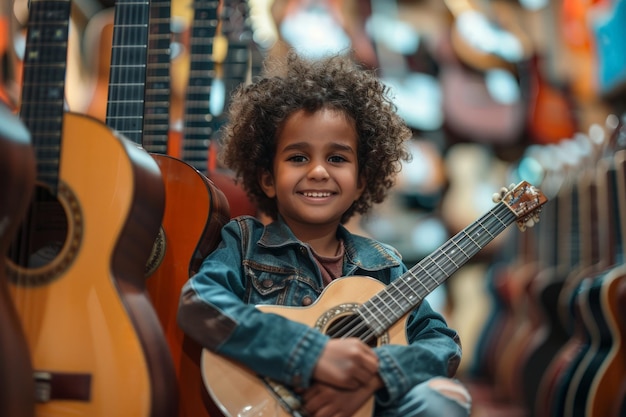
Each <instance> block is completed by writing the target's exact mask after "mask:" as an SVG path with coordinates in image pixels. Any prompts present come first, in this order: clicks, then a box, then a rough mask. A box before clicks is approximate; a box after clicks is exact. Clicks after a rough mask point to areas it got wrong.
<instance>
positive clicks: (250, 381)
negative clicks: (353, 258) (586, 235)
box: [202, 181, 547, 416]
mask: <svg viewBox="0 0 626 417" xmlns="http://www.w3.org/2000/svg"><path fill="white" fill-rule="evenodd" d="M498 197H502V199H501V201H500V202H499V203H498V204H497V205H496V206H495V207H493V208H492V209H491V210H489V212H488V213H487V214H485V215H483V216H482V217H480V218H479V219H478V220H477V221H475V222H474V223H472V224H471V225H469V226H468V227H467V228H465V229H464V230H462V231H461V232H459V233H458V234H456V235H455V236H454V237H452V238H451V239H450V240H449V241H448V242H446V243H444V244H443V245H442V246H441V247H440V248H439V249H437V250H436V251H435V252H433V253H432V254H430V255H429V256H427V257H426V258H424V259H423V260H422V261H421V262H419V263H418V264H417V265H415V266H414V267H413V268H411V269H410V270H409V271H407V272H406V273H405V274H404V275H402V276H401V277H399V278H398V279H396V280H395V281H394V282H393V283H392V284H390V285H388V286H387V287H384V286H383V285H382V284H381V283H380V282H379V281H376V280H374V279H372V278H369V277H346V278H341V279H337V280H334V281H333V282H332V283H331V284H330V285H328V286H327V287H326V289H325V290H324V291H323V292H322V294H321V296H320V298H319V299H318V300H317V301H316V302H315V303H313V304H312V305H311V306H309V307H283V306H259V309H260V310H261V311H264V312H268V313H276V314H281V315H283V316H286V317H288V318H290V319H292V320H295V321H298V322H301V323H304V324H307V325H309V326H311V327H313V328H316V329H319V331H321V332H324V333H326V334H328V335H330V336H331V337H337V338H341V337H358V338H360V339H362V340H363V341H365V342H366V343H368V344H370V345H375V344H386V343H392V344H406V335H405V326H406V318H407V316H408V313H409V312H410V311H411V310H413V309H414V308H415V307H416V306H418V305H419V303H420V302H421V301H422V300H423V299H424V297H426V296H427V295H428V294H429V293H431V292H432V291H433V290H434V289H435V288H437V287H438V286H439V285H440V284H442V283H443V282H445V280H446V279H447V278H448V277H449V276H450V275H452V274H453V273H454V272H456V271H457V270H458V269H459V268H460V267H461V266H462V265H464V264H465V263H466V262H467V261H468V260H469V259H470V258H471V257H472V256H474V255H475V254H476V253H477V252H479V251H480V250H481V249H482V248H483V247H484V246H485V245H486V244H487V243H488V242H490V241H491V240H492V239H493V238H495V237H496V236H497V235H498V234H499V233H501V232H502V231H504V230H505V229H506V228H507V227H508V226H509V225H510V224H512V223H513V222H517V223H518V226H520V227H522V228H524V227H525V225H528V224H534V222H535V221H537V220H538V214H539V212H540V210H541V207H542V206H543V204H545V202H546V201H547V199H546V198H545V196H544V195H543V194H542V193H541V192H540V191H539V190H537V189H536V188H535V187H533V186H532V185H530V184H529V183H528V182H525V181H524V182H521V183H520V184H518V185H517V186H514V188H512V189H511V190H506V189H504V190H503V192H502V193H501V194H499V195H498ZM529 222H530V223H529ZM202 374H203V377H204V383H205V385H206V388H207V390H208V391H209V393H210V394H211V396H212V398H213V399H214V401H216V403H218V404H219V407H220V409H221V410H222V412H223V413H224V414H225V415H228V416H237V415H247V416H301V415H303V412H302V411H301V409H300V400H299V398H298V397H297V395H296V394H295V393H293V392H291V391H290V390H289V389H288V388H287V387H285V386H281V385H279V384H277V383H275V382H273V381H270V380H267V379H262V378H260V377H258V376H257V375H254V374H252V373H251V372H249V371H248V370H247V369H246V368H244V367H242V366H240V365H239V364H237V363H235V362H233V361H231V360H229V359H226V358H223V357H220V356H218V355H216V354H214V353H212V352H210V351H208V350H206V349H205V350H204V351H203V355H202ZM372 405H373V400H372V401H370V402H369V403H367V404H366V405H364V406H363V407H362V408H361V410H360V411H359V412H358V414H357V415H358V416H371V415H372Z"/></svg>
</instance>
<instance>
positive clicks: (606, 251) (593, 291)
mask: <svg viewBox="0 0 626 417" xmlns="http://www.w3.org/2000/svg"><path fill="white" fill-rule="evenodd" d="M620 129H622V132H621V133H618V135H619V134H623V125H622V126H621V127H620ZM624 155H625V151H623V150H622V151H618V152H617V153H616V154H615V162H614V161H613V159H614V158H613V156H614V155H612V154H610V153H609V156H607V157H606V158H605V159H603V160H601V161H600V162H599V163H598V166H597V167H596V178H595V179H596V182H597V183H598V196H597V197H598V210H599V219H600V220H601V222H600V227H601V230H600V234H599V236H601V237H602V238H601V239H599V240H598V251H599V252H600V253H601V258H602V265H603V266H604V267H603V268H602V269H601V270H600V271H598V272H597V273H595V274H593V275H590V276H588V277H586V278H585V279H584V280H583V281H581V283H580V284H579V286H578V289H577V292H576V294H575V298H574V299H573V300H572V310H573V312H574V317H575V319H576V322H577V325H578V326H577V329H579V332H578V333H577V335H576V336H577V338H578V344H579V345H580V349H579V351H578V354H577V355H576V357H575V360H573V361H572V363H571V365H570V367H569V369H568V372H567V374H566V375H565V377H564V379H563V382H562V387H561V390H560V395H559V397H558V402H559V406H560V409H559V412H560V413H561V415H563V416H574V417H584V416H589V415H592V416H606V415H609V412H610V409H611V405H612V404H613V403H614V402H615V399H616V398H619V382H620V381H621V379H622V378H623V377H624V375H626V355H624V353H625V347H624V346H625V336H626V334H624V329H625V326H626V321H625V319H624V317H623V316H622V315H621V314H620V303H621V302H623V300H624V296H625V295H626V266H625V265H624V263H623V259H624V253H623V240H622V236H621V230H622V228H621V224H622V223H623V222H624V221H625V220H626V219H625V218H624V215H623V212H620V208H619V205H620V202H619V201H618V200H617V199H618V198H619V196H620V195H623V191H620V190H619V188H618V184H617V183H618V181H617V175H623V174H624V167H623V166H622V165H623V164H624V163H625V162H626V161H625V160H624ZM616 165H617V166H616ZM618 173H619V174H618ZM620 186H623V182H622V184H620Z"/></svg>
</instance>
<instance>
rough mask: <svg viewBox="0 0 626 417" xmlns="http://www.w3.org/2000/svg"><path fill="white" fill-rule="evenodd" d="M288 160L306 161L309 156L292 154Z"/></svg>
mask: <svg viewBox="0 0 626 417" xmlns="http://www.w3.org/2000/svg"><path fill="white" fill-rule="evenodd" d="M287 160H288V161H290V162H306V160H307V158H306V156H304V155H294V156H290V157H289V158H288V159H287Z"/></svg>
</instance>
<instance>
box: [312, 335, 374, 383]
mask: <svg viewBox="0 0 626 417" xmlns="http://www.w3.org/2000/svg"><path fill="white" fill-rule="evenodd" d="M377 377H378V356H376V354H375V353H374V350H372V348H370V347H369V346H368V345H366V344H365V343H363V342H362V341H361V340H359V339H357V338H348V339H331V340H330V341H329V342H328V344H327V345H326V348H324V350H323V351H322V355H321V356H320V358H319V360H318V361H317V365H316V366H315V369H314V370H313V379H314V380H315V381H318V382H322V383H324V384H327V385H331V386H334V387H336V388H341V389H357V388H359V387H361V386H363V385H366V384H368V383H369V382H370V381H371V380H372V379H373V378H377Z"/></svg>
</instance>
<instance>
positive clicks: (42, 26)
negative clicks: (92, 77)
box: [7, 0, 176, 417]
mask: <svg viewBox="0 0 626 417" xmlns="http://www.w3.org/2000/svg"><path fill="white" fill-rule="evenodd" d="M69 15H70V2H69V1H67V0H34V1H31V2H30V15H29V21H28V33H27V45H26V54H25V55H24V57H25V60H24V75H23V89H22V105H21V109H20V117H21V119H22V120H23V122H24V124H25V125H26V127H27V128H28V129H29V130H30V132H31V137H32V143H33V148H34V149H35V155H36V160H37V178H36V179H37V182H36V187H35V190H34V194H33V195H34V197H33V199H32V202H31V205H30V207H29V209H28V212H27V214H26V217H25V220H24V222H23V223H22V225H21V228H20V230H19V231H18V233H17V235H16V238H15V239H14V242H13V244H12V246H11V248H10V249H9V252H8V257H7V276H8V280H9V282H10V284H11V285H10V290H11V295H12V297H13V301H14V304H15V306H16V309H17V312H18V315H19V317H20V320H21V323H22V327H23V329H24V332H25V335H26V339H27V342H28V346H29V349H30V353H31V360H32V364H33V368H34V380H35V385H36V390H35V393H36V401H37V403H36V405H35V412H36V415H42V416H43V415H46V416H68V415H82V416H93V417H110V416H125V415H128V416H131V415H132V416H139V417H148V416H149V417H170V416H172V415H173V414H174V410H175V409H176V396H175V389H174V386H173V382H174V381H175V378H174V373H173V367H172V363H171V358H170V356H169V352H168V350H167V344H166V342H165V339H164V337H163V332H162V330H161V327H160V325H159V322H158V318H157V316H156V314H155V313H154V310H153V308H152V306H151V304H150V302H149V299H148V297H147V295H146V293H145V287H144V279H143V272H144V267H145V264H146V261H147V259H148V256H149V253H150V249H151V247H152V243H153V242H154V239H155V237H156V235H157V232H158V226H159V222H160V219H161V215H162V213H163V204H164V193H163V184H162V180H161V175H160V172H159V169H158V166H157V165H156V163H155V162H154V161H153V159H152V158H150V156H149V155H148V154H147V153H146V152H144V151H143V150H141V149H139V148H138V147H137V146H136V145H135V144H133V143H131V142H130V141H128V140H126V139H124V138H123V137H120V136H119V135H116V134H114V132H112V131H111V130H110V129H109V128H107V127H106V126H105V125H104V124H102V123H100V122H97V121H96V120H94V119H91V118H89V117H86V116H83V115H78V114H74V113H66V112H64V89H65V84H64V77H65V62H66V61H65V60H66V56H67V50H66V48H67V40H68V27H69V25H68V21H69Z"/></svg>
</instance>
